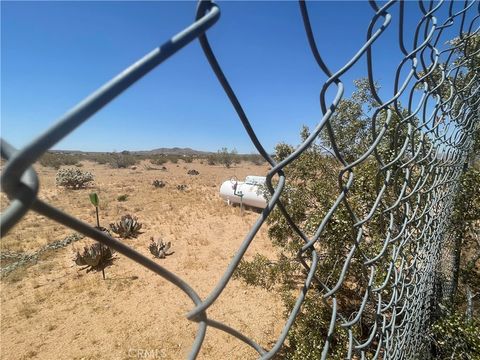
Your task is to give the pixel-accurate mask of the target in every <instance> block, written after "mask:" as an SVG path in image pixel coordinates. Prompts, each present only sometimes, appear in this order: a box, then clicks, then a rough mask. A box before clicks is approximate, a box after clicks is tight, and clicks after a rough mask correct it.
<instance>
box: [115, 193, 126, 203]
mask: <svg viewBox="0 0 480 360" xmlns="http://www.w3.org/2000/svg"><path fill="white" fill-rule="evenodd" d="M127 199H128V195H127V194H123V195H119V196H117V201H127Z"/></svg>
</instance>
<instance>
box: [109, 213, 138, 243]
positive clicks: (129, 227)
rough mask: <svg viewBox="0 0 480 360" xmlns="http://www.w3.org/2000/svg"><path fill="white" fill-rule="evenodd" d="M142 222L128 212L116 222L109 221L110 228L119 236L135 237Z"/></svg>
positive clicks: (125, 237)
mask: <svg viewBox="0 0 480 360" xmlns="http://www.w3.org/2000/svg"><path fill="white" fill-rule="evenodd" d="M141 228H142V223H140V222H138V219H137V218H136V217H134V216H131V215H129V214H127V215H124V216H122V217H121V219H120V221H118V222H117V223H111V224H110V229H112V231H113V232H114V233H115V234H117V235H118V236H120V237H121V238H124V239H127V238H136V237H137V236H138V235H139V234H141V233H140V229H141Z"/></svg>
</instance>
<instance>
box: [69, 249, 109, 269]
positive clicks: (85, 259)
mask: <svg viewBox="0 0 480 360" xmlns="http://www.w3.org/2000/svg"><path fill="white" fill-rule="evenodd" d="M113 254H114V251H113V250H112V249H110V248H109V247H108V246H106V245H103V244H101V243H95V244H92V245H90V246H85V247H84V248H83V252H82V253H80V252H78V251H77V254H76V256H75V258H74V259H73V260H74V261H75V264H77V265H78V266H85V268H84V269H87V272H90V271H93V270H95V271H100V270H102V271H103V270H104V269H105V267H106V266H108V265H110V264H111V263H112V260H113ZM82 270H83V269H82Z"/></svg>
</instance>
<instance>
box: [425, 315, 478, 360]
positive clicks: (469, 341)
mask: <svg viewBox="0 0 480 360" xmlns="http://www.w3.org/2000/svg"><path fill="white" fill-rule="evenodd" d="M431 336H432V338H433V346H434V349H433V351H434V355H435V359H438V360H444V359H445V360H447V359H460V360H470V359H480V320H479V319H478V318H473V319H472V320H467V319H466V318H465V316H463V315H462V314H459V313H453V314H451V315H448V316H446V317H443V318H442V319H440V320H438V321H437V322H435V323H434V324H433V326H432V333H431Z"/></svg>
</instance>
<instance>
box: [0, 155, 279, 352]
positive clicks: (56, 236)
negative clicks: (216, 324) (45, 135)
mask: <svg viewBox="0 0 480 360" xmlns="http://www.w3.org/2000/svg"><path fill="white" fill-rule="evenodd" d="M145 164H147V163H143V164H140V165H139V166H137V169H136V170H132V169H111V168H109V167H107V166H104V165H98V164H94V163H90V162H84V163H83V165H84V166H83V167H82V169H84V170H88V171H92V172H93V173H94V175H95V183H94V184H93V185H92V186H91V187H90V188H88V189H82V190H75V191H73V190H65V189H63V188H58V187H56V186H55V174H56V170H54V169H50V168H45V167H42V166H40V165H38V166H35V168H36V170H37V172H38V174H39V178H40V182H41V189H40V194H39V197H40V198H41V199H43V200H46V201H48V202H49V203H51V204H54V205H55V206H57V207H58V208H60V209H62V210H64V211H66V212H68V213H70V214H72V215H74V216H76V217H78V218H80V219H82V220H84V221H86V222H88V223H90V224H92V225H93V224H94V221H95V211H94V208H93V206H92V205H91V204H90V202H89V199H88V194H89V193H91V192H93V191H95V192H97V193H98V195H99V197H100V222H101V225H103V226H107V225H108V224H109V223H110V222H113V221H117V220H118V219H119V218H120V217H121V216H122V215H124V214H126V213H130V214H132V215H135V216H137V217H138V219H139V221H140V222H142V223H143V229H142V231H143V233H142V234H141V235H139V236H138V238H136V239H128V240H122V241H124V242H125V243H127V244H128V245H130V246H132V247H133V248H135V249H136V250H138V251H139V252H141V253H143V254H146V255H148V256H150V253H149V251H148V244H149V239H150V237H151V236H156V237H161V238H162V239H163V240H164V241H171V242H172V249H173V250H174V251H175V253H174V254H173V255H171V256H169V257H167V258H166V259H156V260H155V261H158V262H159V263H160V264H161V265H163V266H164V267H166V268H167V269H168V270H170V271H172V272H174V273H175V274H177V275H179V276H180V277H181V278H183V279H184V280H185V281H187V282H188V283H189V284H190V285H191V286H192V287H193V288H194V289H195V290H196V291H197V293H198V294H199V295H200V296H201V297H202V298H203V299H204V298H205V297H206V296H207V295H208V294H209V293H210V292H211V291H212V289H213V288H214V287H215V285H216V284H217V282H218V280H219V279H220V277H221V276H222V274H223V272H224V271H225V269H226V267H227V265H228V263H229V262H230V260H231V258H232V257H233V255H234V254H235V252H236V251H237V249H238V247H239V246H240V244H241V242H242V240H243V239H244V236H245V234H246V233H247V232H248V230H249V229H250V227H251V226H252V224H253V223H254V222H255V221H256V220H257V218H258V217H259V214H258V213H257V212H255V211H252V210H247V211H246V212H245V213H244V215H243V216H241V213H240V209H239V208H238V207H231V206H228V205H227V204H225V203H224V202H223V201H222V200H221V199H220V197H219V194H218V191H219V187H220V185H221V183H222V181H224V180H227V179H229V178H230V177H232V176H237V177H238V178H239V179H242V178H244V177H245V176H246V175H263V174H265V173H266V171H267V167H266V166H255V165H252V164H246V163H242V164H240V165H237V166H235V167H233V168H231V169H226V168H225V167H222V166H209V165H207V164H201V163H199V162H198V161H195V162H193V163H190V164H187V163H184V162H183V161H179V163H178V164H172V163H167V164H165V166H166V168H167V171H161V170H147V168H146V167H145V166H144V165H145ZM157 167H158V166H157ZM189 169H196V170H198V171H199V172H200V175H198V176H190V175H187V171H188V170H189ZM154 179H160V180H163V181H166V183H167V185H166V187H164V188H162V189H156V188H154V187H153V186H152V185H151V183H152V181H153V180H154ZM178 184H186V185H187V190H186V191H179V190H177V189H176V186H177V185H178ZM123 194H127V195H128V199H127V201H124V202H120V201H118V200H117V197H118V196H119V195H123ZM1 196H2V197H1V200H2V209H3V208H5V207H6V206H7V204H8V201H7V200H6V197H5V196H4V194H2V195H1ZM72 233H73V231H72V230H71V229H68V228H65V227H64V226H63V225H60V224H58V223H55V222H54V221H52V220H49V219H46V218H44V217H43V216H40V215H37V214H36V213H34V212H29V213H28V214H27V216H26V217H25V218H24V219H22V221H21V222H20V223H19V224H17V225H16V226H15V228H14V229H12V230H11V232H10V233H9V234H7V235H6V236H5V237H4V238H3V239H2V242H1V248H2V251H17V252H18V251H21V252H33V251H36V250H38V249H39V248H40V247H41V246H44V245H46V244H48V243H51V242H53V241H55V240H62V239H64V238H65V237H66V236H68V235H70V234H72ZM90 242H91V240H89V239H84V240H81V241H79V242H76V243H74V244H71V245H68V246H67V247H65V248H62V249H59V250H54V251H49V252H47V253H45V255H44V256H42V257H41V259H40V261H38V262H37V263H34V264H32V265H30V266H26V267H22V268H20V269H17V270H15V271H14V272H12V273H11V274H9V275H8V276H7V277H5V278H4V279H2V281H1V339H0V345H1V349H0V351H1V352H0V356H1V358H2V359H183V358H186V357H187V355H188V353H189V351H190V347H191V345H192V342H193V340H194V336H195V333H196V331H197V324H196V323H194V322H190V321H188V320H187V319H186V318H185V314H186V313H187V312H188V311H189V310H191V309H192V308H193V303H192V302H191V300H190V299H189V298H188V297H187V296H186V295H184V294H183V292H182V291H180V290H179V289H177V288H176V287H175V286H173V285H171V284H170V283H169V282H168V281H166V280H164V279H162V278H161V277H159V276H157V275H155V274H153V273H152V272H150V271H148V270H146V269H145V268H143V267H142V266H141V265H138V264H136V263H134V262H133V261H131V260H129V259H127V258H125V257H124V256H122V255H119V254H117V255H116V259H115V261H114V263H113V265H112V266H110V267H108V268H107V269H106V274H107V280H102V275H101V273H95V272H90V273H88V274H87V273H86V272H85V271H80V270H79V267H78V266H76V265H75V264H74V262H73V260H72V259H73V257H74V254H75V250H78V249H81V248H82V247H83V245H84V244H87V243H90ZM255 253H262V254H264V255H266V256H272V255H273V254H274V249H273V248H272V246H271V243H270V240H269V239H268V236H267V227H266V225H264V226H263V227H262V229H261V230H260V232H259V234H258V235H257V237H256V238H255V240H254V241H253V243H252V245H251V247H250V249H249V250H248V253H247V255H246V258H247V259H248V258H251V257H252V256H253V255H254V254H255ZM282 312H283V308H282V305H281V302H280V299H279V298H278V295H277V294H276V293H272V292H267V291H265V290H262V289H257V288H252V287H248V286H246V285H244V284H243V283H241V282H240V281H238V280H231V281H230V283H229V285H228V286H227V288H226V289H225V291H224V292H223V293H222V295H221V296H220V298H219V299H218V300H217V301H216V302H215V304H214V305H213V306H212V307H211V308H210V309H209V310H208V316H209V317H210V318H213V319H215V320H218V321H222V322H224V323H225V324H228V325H230V326H233V327H234V328H236V329H237V330H240V331H241V332H243V333H244V334H245V335H247V336H249V337H251V338H253V339H254V340H255V341H257V342H259V343H260V344H261V345H262V346H264V347H267V348H268V347H270V346H271V345H272V344H273V343H274V341H275V340H276V338H277V336H278V335H279V333H280V331H281V328H282V326H283V321H282V319H283V318H282ZM257 357H258V356H257V354H256V353H255V351H253V350H252V349H251V348H249V347H248V346H247V345H245V344H244V343H242V342H241V341H239V340H237V339H235V338H233V337H232V336H230V335H227V334H225V333H223V332H220V331H218V330H215V329H213V328H209V329H208V330H207V335H206V339H205V342H204V345H203V347H202V350H201V353H200V355H199V358H200V359H254V358H257Z"/></svg>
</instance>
